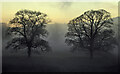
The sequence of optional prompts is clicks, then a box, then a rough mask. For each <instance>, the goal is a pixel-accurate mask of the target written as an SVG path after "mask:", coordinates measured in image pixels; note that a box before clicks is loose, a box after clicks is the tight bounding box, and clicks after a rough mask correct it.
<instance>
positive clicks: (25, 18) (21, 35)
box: [6, 9, 50, 57]
mask: <svg viewBox="0 0 120 74" xmlns="http://www.w3.org/2000/svg"><path fill="white" fill-rule="evenodd" d="M49 22H50V20H49V19H48V18H47V15H46V14H44V13H41V12H37V11H31V10H26V9H25V10H20V11H18V12H17V13H16V14H15V17H14V18H13V19H12V20H11V21H10V24H11V26H10V27H9V29H8V34H11V35H13V39H12V40H11V41H9V42H8V45H7V46H6V48H13V49H22V48H27V50H28V51H27V53H28V57H30V56H31V50H32V49H35V48H37V47H39V49H41V50H42V51H45V52H46V51H49V50H50V47H49V45H48V42H47V41H45V40H44V39H43V38H44V37H47V35H48V32H47V30H46V29H45V28H46V25H45V24H47V23H49Z"/></svg>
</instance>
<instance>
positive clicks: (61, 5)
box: [0, 2, 118, 24]
mask: <svg viewBox="0 0 120 74" xmlns="http://www.w3.org/2000/svg"><path fill="white" fill-rule="evenodd" d="M1 4H2V20H0V22H5V23H8V22H9V21H10V19H12V18H13V17H14V14H15V13H16V12H17V11H18V10H21V9H29V10H35V11H40V12H43V13H46V14H47V15H48V17H49V18H50V19H51V20H52V22H51V23H61V24H63V23H68V22H69V20H71V19H73V18H75V17H77V16H80V15H81V14H83V13H84V12H85V11H88V10H91V9H93V10H94V9H95V10H98V9H105V10H107V11H108V12H110V13H111V16H112V17H117V16H118V2H2V3H1Z"/></svg>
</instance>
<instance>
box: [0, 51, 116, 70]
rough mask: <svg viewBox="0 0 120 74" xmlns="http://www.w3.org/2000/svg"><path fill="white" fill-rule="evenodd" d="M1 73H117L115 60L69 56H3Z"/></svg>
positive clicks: (110, 58)
mask: <svg viewBox="0 0 120 74" xmlns="http://www.w3.org/2000/svg"><path fill="white" fill-rule="evenodd" d="M2 65H3V66H2V67H3V68H2V70H3V72H117V71H118V63H117V59H116V58H114V57H113V56H109V57H105V56H104V57H94V58H93V59H90V58H89V57H85V56H84V57H83V56H78V55H75V54H74V55H71V54H69V55H68V54H67V55H66V54H65V53H64V54H62V53H56V54H47V55H41V56H32V57H31V58H28V57H27V56H3V64H2Z"/></svg>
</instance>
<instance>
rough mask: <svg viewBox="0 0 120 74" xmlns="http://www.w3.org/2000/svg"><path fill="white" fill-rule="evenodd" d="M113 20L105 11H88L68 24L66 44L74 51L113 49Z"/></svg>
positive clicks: (91, 51)
mask: <svg viewBox="0 0 120 74" xmlns="http://www.w3.org/2000/svg"><path fill="white" fill-rule="evenodd" d="M113 25H114V24H113V20H112V18H111V14H110V13H109V12H107V11H106V10H103V9H100V10H89V11H86V12H84V14H82V15H80V16H78V17H76V18H74V19H72V20H71V21H69V23H68V32H67V33H66V35H65V37H66V43H67V44H68V45H71V46H72V48H73V50H75V49H87V50H89V51H90V53H91V56H92V55H93V51H94V50H103V51H107V50H109V49H110V48H112V47H113V45H112V44H114V41H115V38H114V36H115V35H114V31H113V29H112V26H113Z"/></svg>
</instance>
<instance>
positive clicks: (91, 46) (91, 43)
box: [89, 40, 93, 59]
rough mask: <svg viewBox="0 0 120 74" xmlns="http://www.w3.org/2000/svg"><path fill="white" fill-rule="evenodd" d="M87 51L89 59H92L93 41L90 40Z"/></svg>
mask: <svg viewBox="0 0 120 74" xmlns="http://www.w3.org/2000/svg"><path fill="white" fill-rule="evenodd" d="M89 51H90V59H93V40H91V42H90V48H89Z"/></svg>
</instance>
